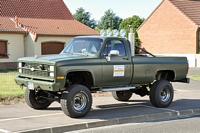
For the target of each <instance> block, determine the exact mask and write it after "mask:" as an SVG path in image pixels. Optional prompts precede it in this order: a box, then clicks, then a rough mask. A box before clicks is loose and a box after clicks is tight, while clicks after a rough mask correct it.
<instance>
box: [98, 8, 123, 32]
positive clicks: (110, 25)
mask: <svg viewBox="0 0 200 133" xmlns="http://www.w3.org/2000/svg"><path fill="white" fill-rule="evenodd" d="M121 21H122V18H120V17H118V16H116V15H115V13H114V12H113V11H112V10H111V9H109V10H107V11H105V14H104V16H102V17H101V19H100V21H99V22H98V25H97V28H98V29H118V28H119V24H120V23H121Z"/></svg>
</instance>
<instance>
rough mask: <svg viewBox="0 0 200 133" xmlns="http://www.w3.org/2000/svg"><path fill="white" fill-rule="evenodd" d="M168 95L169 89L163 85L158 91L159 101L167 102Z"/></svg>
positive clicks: (169, 95)
mask: <svg viewBox="0 0 200 133" xmlns="http://www.w3.org/2000/svg"><path fill="white" fill-rule="evenodd" d="M170 97H171V94H170V89H169V88H168V87H166V86H165V87H163V89H162V90H161V91H160V98H161V101H163V102H167V101H169V99H170Z"/></svg>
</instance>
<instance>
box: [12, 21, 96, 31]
mask: <svg viewBox="0 0 200 133" xmlns="http://www.w3.org/2000/svg"><path fill="white" fill-rule="evenodd" d="M18 21H19V23H20V24H22V27H26V28H28V29H30V30H31V31H33V32H35V33H37V34H40V35H93V34H95V35H97V34H99V33H98V32H97V31H95V30H93V29H91V28H89V27H87V26H86V25H84V24H82V23H80V22H78V21H76V20H57V19H33V18H31V19H30V18H18ZM13 25H14V24H13Z"/></svg>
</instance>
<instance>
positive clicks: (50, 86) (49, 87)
mask: <svg viewBox="0 0 200 133" xmlns="http://www.w3.org/2000/svg"><path fill="white" fill-rule="evenodd" d="M14 80H15V82H16V84H17V85H20V86H26V87H28V82H30V83H33V85H34V89H41V90H46V91H59V89H60V83H59V82H49V81H40V80H31V79H26V78H20V77H16V78H15V79H14Z"/></svg>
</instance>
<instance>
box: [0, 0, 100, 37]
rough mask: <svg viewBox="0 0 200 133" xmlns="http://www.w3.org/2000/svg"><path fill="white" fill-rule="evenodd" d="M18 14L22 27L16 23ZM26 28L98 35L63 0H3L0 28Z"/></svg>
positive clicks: (0, 1)
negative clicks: (78, 18)
mask: <svg viewBox="0 0 200 133" xmlns="http://www.w3.org/2000/svg"><path fill="white" fill-rule="evenodd" d="M15 16H18V21H19V24H20V25H21V26H22V28H16V27H15V23H14V22H15V19H14V18H15ZM10 18H13V19H14V21H11V20H10ZM24 30H25V31H28V32H30V33H33V34H35V35H36V36H37V35H74V36H75V35H99V33H98V32H97V31H95V30H93V29H91V28H90V27H88V26H85V25H84V24H82V23H80V22H78V21H77V20H75V19H74V18H73V16H72V14H71V13H70V11H69V9H68V8H67V6H66V5H65V4H64V2H63V0H0V32H8V31H9V32H12V31H13V32H24Z"/></svg>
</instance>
